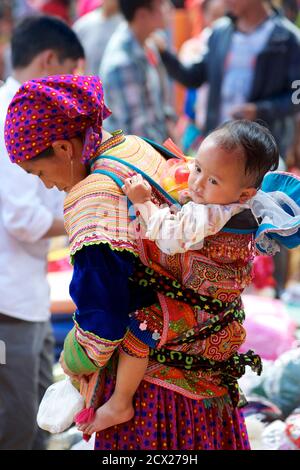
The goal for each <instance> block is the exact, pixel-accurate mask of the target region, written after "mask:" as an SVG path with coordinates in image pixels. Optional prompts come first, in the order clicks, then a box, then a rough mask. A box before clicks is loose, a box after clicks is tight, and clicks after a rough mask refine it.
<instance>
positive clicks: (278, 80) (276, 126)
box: [156, 0, 300, 296]
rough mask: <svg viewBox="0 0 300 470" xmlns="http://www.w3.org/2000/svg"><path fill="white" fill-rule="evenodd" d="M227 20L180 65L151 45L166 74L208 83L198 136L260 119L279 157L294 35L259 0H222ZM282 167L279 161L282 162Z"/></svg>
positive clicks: (281, 263) (281, 269)
mask: <svg viewBox="0 0 300 470" xmlns="http://www.w3.org/2000/svg"><path fill="white" fill-rule="evenodd" d="M224 1H225V6H226V9H227V11H228V14H229V17H224V18H223V19H221V20H219V22H218V23H217V24H216V26H215V27H214V28H213V29H212V33H211V36H210V38H209V40H208V44H207V48H206V51H205V52H204V53H203V54H202V56H201V57H199V61H198V62H197V63H195V64H193V65H191V66H188V67H187V66H184V65H183V64H182V63H181V62H180V61H179V60H178V59H177V57H176V56H175V55H174V54H172V53H171V52H169V51H168V50H167V44H166V42H165V41H164V40H162V38H161V37H160V36H158V37H156V45H157V46H158V47H159V49H160V51H161V57H162V60H163V63H164V65H165V66H166V68H167V71H168V72H169V74H170V75H171V76H172V77H173V78H174V79H175V80H177V81H178V82H180V83H181V84H183V85H185V86H186V87H189V88H198V87H199V86H201V85H203V84H204V83H208V84H209V95H208V104H207V110H206V118H205V127H204V134H205V135H206V134H207V133H208V132H210V131H211V130H213V129H214V128H215V127H216V126H217V125H219V124H220V123H222V122H225V121H227V120H230V119H249V120H257V119H261V120H262V121H263V122H265V123H266V124H267V125H268V127H269V128H270V130H271V132H272V134H273V135H274V137H275V139H276V141H277V143H278V146H279V149H280V152H281V156H282V157H283V159H284V158H285V156H286V151H287V148H288V147H289V145H291V143H292V142H293V138H294V135H293V134H294V128H295V126H294V116H295V114H296V113H297V112H299V109H300V106H299V104H294V103H293V100H292V94H293V92H294V89H293V88H292V84H293V82H294V81H295V80H299V77H300V60H299V57H300V33H299V30H298V29H297V28H296V27H295V26H294V25H293V24H292V23H291V22H290V21H288V20H287V19H286V18H284V17H283V16H282V15H280V14H279V13H278V11H276V10H274V9H273V8H272V5H271V3H270V2H269V1H267V2H265V1H264V0H224ZM282 166H283V167H284V163H282ZM275 263H276V270H275V278H276V281H277V296H279V295H280V293H281V291H282V290H283V288H284V285H285V282H286V272H287V256H286V255H285V254H284V252H282V253H281V254H280V255H279V257H278V256H275Z"/></svg>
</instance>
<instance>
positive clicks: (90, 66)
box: [73, 0, 123, 75]
mask: <svg viewBox="0 0 300 470" xmlns="http://www.w3.org/2000/svg"><path fill="white" fill-rule="evenodd" d="M122 20H123V17H122V15H121V14H120V12H119V2H118V0H103V2H102V5H101V7H100V8H97V9H96V10H93V11H91V12H89V13H87V14H86V15H84V16H82V17H81V18H79V19H78V20H77V21H76V22H75V23H74V25H73V29H74V31H75V33H76V34H77V36H78V37H79V39H80V42H81V44H82V45H83V48H84V52H85V57H86V68H85V72H86V73H87V74H91V75H98V73H99V67H100V63H101V60H102V57H103V53H104V50H105V47H106V45H107V43H108V41H109V39H110V37H111V36H112V34H113V33H114V31H115V30H116V29H117V27H118V25H119V24H120V23H121V21H122Z"/></svg>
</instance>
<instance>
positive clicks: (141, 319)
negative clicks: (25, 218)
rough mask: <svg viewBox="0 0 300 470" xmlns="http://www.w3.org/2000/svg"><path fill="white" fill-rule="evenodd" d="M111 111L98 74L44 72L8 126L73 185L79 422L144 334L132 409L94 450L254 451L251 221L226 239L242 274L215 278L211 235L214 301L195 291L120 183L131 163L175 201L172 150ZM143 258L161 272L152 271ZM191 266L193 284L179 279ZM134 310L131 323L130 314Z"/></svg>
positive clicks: (16, 157)
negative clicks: (244, 410)
mask: <svg viewBox="0 0 300 470" xmlns="http://www.w3.org/2000/svg"><path fill="white" fill-rule="evenodd" d="M108 115H109V110H108V109H107V108H106V106H105V104H104V99H103V90H102V85H101V81H100V80H99V78H97V77H79V76H78V77H76V76H75V77H74V76H55V77H47V78H44V79H38V80H33V81H30V82H27V83H25V84H24V85H23V86H22V87H21V88H20V90H19V91H18V93H17V94H16V95H15V97H14V99H13V101H12V103H11V105H10V108H9V111H8V114H7V120H6V128H5V139H6V145H7V149H8V153H9V155H10V158H11V160H12V161H13V162H15V163H17V164H19V165H20V166H21V167H22V168H23V169H24V170H25V171H27V172H29V173H33V174H35V175H37V176H39V177H40V178H41V179H42V180H43V182H44V183H45V185H46V186H47V187H48V188H51V187H53V186H57V187H58V189H60V190H64V191H67V192H68V195H67V198H66V202H65V224H66V229H67V232H68V235H69V239H70V249H71V258H72V262H73V264H74V274H73V278H72V282H71V285H70V293H71V296H72V298H73V300H74V301H75V303H76V306H77V311H76V313H75V328H74V329H73V330H72V332H71V333H70V334H69V335H68V337H67V339H66V342H65V348H64V360H63V361H62V364H63V366H64V368H65V370H66V371H67V373H69V374H70V375H74V374H75V375H76V376H77V377H78V376H79V377H82V375H84V376H85V377H82V380H81V385H82V387H81V390H82V393H84V394H85V397H86V401H87V405H88V406H89V407H88V408H87V409H86V410H85V413H83V415H81V419H82V421H88V419H89V417H90V416H89V413H92V412H93V409H94V408H97V407H98V406H99V405H100V404H101V403H103V402H105V401H106V400H107V399H108V398H109V396H110V395H111V393H112V391H113V389H114V386H115V384H114V377H115V363H116V358H117V354H115V351H116V349H117V348H118V347H119V346H120V345H121V347H122V349H123V350H124V351H126V352H128V351H129V352H131V353H132V354H133V355H134V356H135V357H137V358H138V357H140V356H139V355H140V354H141V351H142V350H143V347H142V346H143V342H144V341H145V337H146V336H147V337H148V338H150V339H149V342H150V343H151V341H152V343H151V344H152V348H153V349H152V351H151V353H150V361H149V366H148V369H147V373H146V375H145V380H144V381H143V382H142V384H141V385H140V387H139V389H138V391H137V392H136V394H135V399H134V409H135V416H134V418H133V419H131V420H130V421H129V422H127V423H124V424H121V425H118V426H113V427H110V428H109V429H107V430H104V431H101V432H98V433H97V435H96V443H95V448H96V449H143V450H150V449H152V450H156V449H168V450H178V449H184V450H189V449H190V450H198V449H249V443H248V438H247V432H246V428H245V424H244V420H243V417H242V414H241V412H240V410H239V409H238V408H237V406H236V405H237V401H238V396H237V395H238V394H237V383H236V379H235V377H237V376H239V375H241V370H242V369H243V364H241V369H239V370H238V368H236V366H235V365H233V363H232V361H231V359H232V358H233V357H235V358H237V355H236V354H235V353H236V351H237V349H238V348H239V346H240V344H241V343H242V342H243V340H244V337H245V332H244V329H243V327H242V325H241V322H242V317H243V315H242V312H241V308H240V305H239V293H240V292H241V290H242V287H243V282H244V281H245V277H249V275H250V274H249V272H247V270H245V259H246V258H249V257H251V256H252V254H251V253H252V252H251V250H250V243H249V242H251V240H252V234H251V233H249V232H251V230H249V228H250V229H251V227H250V226H249V222H247V224H246V225H247V226H246V229H247V230H246V234H243V233H242V232H243V230H239V232H240V233H239V234H236V235H235V234H234V233H232V231H231V232H230V233H228V234H227V235H226V234H223V236H224V237H225V236H227V237H228V238H227V241H228V243H227V244H226V243H225V245H226V246H227V247H228V249H230V250H234V249H236V247H237V246H238V247H239V249H238V250H236V252H237V255H236V263H235V269H232V266H231V267H228V269H224V271H223V273H222V274H221V275H220V276H218V279H216V278H214V276H212V275H213V272H214V263H215V262H216V259H217V257H218V256H220V253H219V252H218V247H217V245H214V242H213V240H211V241H210V244H209V245H206V246H205V247H204V248H205V250H206V251H207V253H206V256H208V258H209V259H208V264H207V265H206V266H205V264H204V268H205V269H204V270H203V280H204V281H205V282H204V284H205V289H206V290H205V294H206V297H202V300H201V299H200V298H199V297H198V296H196V297H195V295H194V293H193V290H192V289H193V283H192V279H193V273H190V276H188V272H187V271H188V263H189V260H188V258H185V259H184V258H183V257H184V256H185V255H176V256H173V257H167V256H165V257H164V259H162V258H160V257H159V255H158V252H157V251H156V250H155V249H154V248H153V247H151V246H150V245H149V246H148V247H147V249H146V250H144V248H143V246H144V245H145V244H144V243H140V242H139V239H138V231H139V227H138V226H136V225H134V224H132V223H131V219H130V217H129V215H128V214H130V211H129V212H128V208H127V201H126V198H125V197H124V195H123V194H122V191H121V189H120V187H119V185H121V184H123V181H124V179H125V178H127V177H130V176H132V175H133V174H134V173H136V171H135V170H134V169H132V167H128V166H127V165H128V164H129V165H134V167H133V168H135V167H136V168H138V171H142V172H143V175H146V176H147V177H150V178H152V179H151V185H152V188H153V190H154V197H153V201H154V202H156V203H161V202H167V203H168V204H171V202H172V201H170V200H168V197H167V195H166V194H165V193H163V192H162V191H161V190H160V187H159V186H158V185H157V184H156V182H157V181H158V180H159V179H160V177H161V175H162V171H163V168H164V161H165V160H164V157H163V156H162V155H161V153H160V152H158V151H157V150H155V149H154V148H153V147H152V146H151V145H150V144H149V143H148V142H146V141H144V140H143V139H140V138H138V137H136V136H124V134H123V133H122V132H121V131H118V132H117V133H114V134H113V135H111V134H108V133H107V132H105V131H104V130H103V129H102V122H103V120H104V119H105V118H106V117H107V116H108ZM109 156H112V158H111V157H109ZM114 158H118V159H119V160H118V161H116V160H114ZM243 220H244V219H243ZM236 223H237V221H236V219H235V224H236ZM250 225H251V223H250ZM252 229H253V230H254V229H255V224H254V225H253V221H252ZM223 242H224V240H223ZM224 255H226V254H225V253H223V256H224ZM138 256H141V258H142V259H143V261H144V263H145V264H148V266H150V267H151V268H154V270H149V268H148V269H146V270H143V268H142V267H141V266H140V264H139V262H138V258H137V257H138ZM203 260H204V256H203ZM183 268H184V269H185V279H189V283H187V285H188V287H189V288H190V289H187V290H183V289H181V286H180V284H179V283H174V282H173V281H172V279H174V278H176V274H178V271H180V269H183ZM155 271H157V272H158V273H159V275H158V276H157V275H156V274H155ZM166 276H169V278H168V277H166ZM164 280H165V281H164ZM141 281H142V282H141ZM209 282H210V283H211V284H213V286H212V288H211V289H210V288H209ZM151 285H153V286H154V288H150V287H151ZM144 286H147V287H144ZM191 288H192V289H191ZM156 291H158V292H159V293H158V294H156ZM210 292H211V294H210ZM166 293H167V294H168V295H164V294H166ZM209 295H213V297H209ZM157 299H158V300H159V303H157ZM178 299H183V300H184V302H182V301H179V300H178ZM223 300H224V302H223ZM233 301H234V302H233ZM232 302H233V303H232ZM195 303H197V305H196V307H193V304H195ZM226 308H227V310H226ZM134 311H136V313H135V314H134V315H133V316H132V318H131V320H130V325H129V328H128V329H127V327H128V314H129V313H130V312H134ZM222 312H223V313H224V312H225V313H224V315H223V316H222V315H221V313H222ZM116 319H117V320H116ZM167 344H168V348H161V347H162V346H166V345H167ZM156 347H158V348H160V349H157V350H156V349H155V348H156ZM170 350H171V351H170ZM193 361H194V362H195V361H196V362H197V364H196V367H195V368H194V366H193V365H192V363H193ZM233 362H234V361H233ZM241 362H242V361H241ZM252 362H253V361H252ZM104 366H106V367H104ZM174 366H176V367H174ZM100 368H102V371H101V374H100V373H99V369H100ZM85 379H86V380H85Z"/></svg>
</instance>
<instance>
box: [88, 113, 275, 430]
mask: <svg viewBox="0 0 300 470" xmlns="http://www.w3.org/2000/svg"><path fill="white" fill-rule="evenodd" d="M278 160H279V154H278V149H277V146H276V143H275V140H274V138H273V137H272V135H271V133H270V132H269V131H268V129H266V128H265V127H263V126H261V125H260V124H257V123H255V122H250V121H246V120H241V121H232V122H228V123H226V124H224V125H222V126H221V127H219V128H218V129H217V130H215V131H214V132H212V133H211V134H210V135H209V136H208V137H207V138H206V139H205V140H204V141H203V142H202V144H201V146H200V148H199V151H198V154H197V156H196V158H195V160H194V162H193V163H192V168H191V171H190V176H189V179H188V196H189V199H190V201H189V202H187V203H186V204H184V205H183V206H182V208H181V210H179V211H178V212H177V213H176V214H173V213H172V210H171V208H169V207H164V208H159V207H157V206H156V205H155V204H154V203H152V202H151V193H152V191H151V186H150V184H149V183H148V182H147V181H145V180H144V179H143V178H142V176H141V175H135V176H133V177H131V178H128V179H126V180H125V184H124V186H123V188H122V189H123V191H124V193H125V194H126V195H127V197H128V198H129V199H130V200H131V202H132V203H133V205H134V208H135V210H136V215H137V217H138V218H139V221H141V222H143V224H144V225H145V232H146V237H147V238H149V239H151V240H155V242H156V244H157V246H158V247H159V248H160V250H162V251H163V252H165V253H167V254H169V255H174V254H176V253H183V252H185V251H188V250H195V249H200V248H201V247H202V244H203V241H204V239H205V238H206V237H208V236H210V235H214V234H216V233H217V232H219V231H220V230H221V229H222V228H223V227H224V225H225V224H226V223H227V222H228V221H229V220H230V218H231V217H232V216H233V215H235V214H237V213H239V212H241V211H242V210H244V209H246V208H248V205H247V202H249V200H250V199H251V198H252V197H253V196H255V194H256V192H257V190H258V188H259V187H260V185H261V183H262V180H263V177H264V175H265V174H266V173H267V172H268V171H270V170H274V169H276V168H277V166H278ZM147 364H148V358H134V357H131V356H129V355H127V354H121V355H120V359H119V365H118V370H117V380H116V387H115V390H114V393H113V395H112V396H111V398H110V399H109V400H108V402H106V403H105V404H104V405H103V406H101V407H100V408H99V409H98V410H97V412H96V417H95V420H94V421H93V423H92V424H90V425H84V426H80V427H79V429H80V430H82V431H84V432H86V433H88V434H91V433H92V432H94V431H99V430H100V429H104V428H106V427H109V426H112V425H115V424H118V423H121V422H124V421H126V420H127V419H128V420H129V419H130V418H131V417H132V416H133V406H132V399H133V395H134V393H135V391H136V389H137V388H138V386H139V384H140V382H141V380H142V379H143V376H144V374H145V371H146V368H147ZM115 401H117V403H118V409H120V408H121V409H122V410H123V412H122V413H121V414H120V413H119V415H116V413H115V412H114V410H115V409H116V407H115V405H114V403H115Z"/></svg>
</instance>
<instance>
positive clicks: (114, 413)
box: [78, 351, 148, 434]
mask: <svg viewBox="0 0 300 470" xmlns="http://www.w3.org/2000/svg"><path fill="white" fill-rule="evenodd" d="M147 365H148V357H146V358H136V357H133V356H129V355H128V354H126V353H124V352H123V351H121V352H120V355H119V363H118V370H117V378H116V386H115V390H114V393H113V394H112V396H111V397H110V399H109V400H108V401H107V402H106V403H104V405H102V406H100V408H98V410H97V411H96V416H95V418H94V420H93V421H92V422H91V423H89V424H82V425H80V426H78V429H79V430H80V431H83V432H84V433H86V434H93V433H94V432H98V431H102V430H103V429H106V428H109V427H111V426H115V425H116V424H121V423H125V422H126V421H129V420H130V419H131V418H133V416H134V408H133V405H132V399H133V395H134V394H135V392H136V390H137V388H138V386H139V384H140V383H141V381H142V379H143V377H144V374H145V371H146V369H147Z"/></svg>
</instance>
